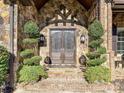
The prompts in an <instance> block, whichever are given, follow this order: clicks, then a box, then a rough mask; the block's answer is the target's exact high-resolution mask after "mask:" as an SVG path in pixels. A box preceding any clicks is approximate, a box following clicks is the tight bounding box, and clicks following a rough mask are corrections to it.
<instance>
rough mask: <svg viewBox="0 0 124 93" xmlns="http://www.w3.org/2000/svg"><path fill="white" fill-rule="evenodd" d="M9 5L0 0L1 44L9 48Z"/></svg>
mask: <svg viewBox="0 0 124 93" xmlns="http://www.w3.org/2000/svg"><path fill="white" fill-rule="evenodd" d="M9 25H10V24H9V6H8V5H5V4H4V3H3V0H0V45H1V44H2V45H4V46H5V47H7V48H9Z"/></svg>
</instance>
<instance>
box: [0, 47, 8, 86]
mask: <svg viewBox="0 0 124 93" xmlns="http://www.w3.org/2000/svg"><path fill="white" fill-rule="evenodd" d="M9 58H10V54H9V52H8V51H7V49H6V48H4V47H3V46H0V85H2V84H3V83H4V82H5V80H6V77H7V71H8V63H9Z"/></svg>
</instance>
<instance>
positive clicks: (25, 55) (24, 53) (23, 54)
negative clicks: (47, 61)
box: [20, 49, 34, 58]
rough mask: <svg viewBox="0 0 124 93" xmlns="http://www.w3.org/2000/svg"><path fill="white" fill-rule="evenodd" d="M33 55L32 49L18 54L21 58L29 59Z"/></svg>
mask: <svg viewBox="0 0 124 93" xmlns="http://www.w3.org/2000/svg"><path fill="white" fill-rule="evenodd" d="M33 55H34V51H33V50H32V49H26V50H24V51H22V52H21V53H20V56H21V57H22V58H30V57H32V56H33Z"/></svg>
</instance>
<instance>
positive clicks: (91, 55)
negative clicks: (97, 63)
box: [86, 52, 101, 60]
mask: <svg viewBox="0 0 124 93" xmlns="http://www.w3.org/2000/svg"><path fill="white" fill-rule="evenodd" d="M86 55H87V57H88V58H89V59H90V60H91V59H96V58H100V56H101V54H100V53H98V52H89V53H88V54H86Z"/></svg>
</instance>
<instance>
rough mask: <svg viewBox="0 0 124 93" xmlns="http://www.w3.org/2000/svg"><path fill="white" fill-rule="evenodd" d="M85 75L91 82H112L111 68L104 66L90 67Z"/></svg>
mask: <svg viewBox="0 0 124 93" xmlns="http://www.w3.org/2000/svg"><path fill="white" fill-rule="evenodd" d="M84 76H85V78H86V80H87V81H88V82H89V83H94V82H110V80H111V74H110V70H109V69H108V68H106V67H103V66H96V67H89V68H88V69H87V70H86V72H85V73H84Z"/></svg>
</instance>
